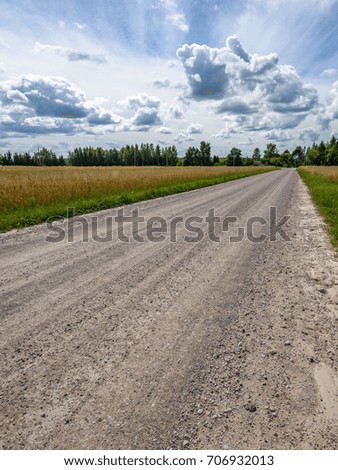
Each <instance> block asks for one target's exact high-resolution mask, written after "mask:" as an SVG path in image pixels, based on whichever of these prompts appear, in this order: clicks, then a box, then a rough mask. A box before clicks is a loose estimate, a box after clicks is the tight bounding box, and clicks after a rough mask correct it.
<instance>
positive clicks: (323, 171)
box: [301, 166, 338, 181]
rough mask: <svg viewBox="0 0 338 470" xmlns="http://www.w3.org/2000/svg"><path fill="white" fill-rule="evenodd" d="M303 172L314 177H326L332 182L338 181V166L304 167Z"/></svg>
mask: <svg viewBox="0 0 338 470" xmlns="http://www.w3.org/2000/svg"><path fill="white" fill-rule="evenodd" d="M301 169H302V170H305V171H308V172H309V173H312V174H313V175H318V176H324V178H327V179H329V180H332V181H338V166H302V167H301Z"/></svg>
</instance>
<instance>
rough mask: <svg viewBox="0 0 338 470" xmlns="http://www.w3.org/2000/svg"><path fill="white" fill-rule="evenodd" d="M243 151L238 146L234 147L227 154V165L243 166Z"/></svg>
mask: <svg viewBox="0 0 338 470" xmlns="http://www.w3.org/2000/svg"><path fill="white" fill-rule="evenodd" d="M242 165H243V159H242V151H241V150H240V149H238V148H237V147H233V148H232V149H231V150H230V153H229V154H228V156H227V166H242Z"/></svg>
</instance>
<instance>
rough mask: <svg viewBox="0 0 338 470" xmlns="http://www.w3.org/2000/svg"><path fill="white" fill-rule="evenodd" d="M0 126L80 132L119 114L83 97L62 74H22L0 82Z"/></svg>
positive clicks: (112, 121)
mask: <svg viewBox="0 0 338 470" xmlns="http://www.w3.org/2000/svg"><path fill="white" fill-rule="evenodd" d="M0 104H1V110H2V116H1V119H0V121H1V124H0V129H1V130H2V131H3V132H7V133H26V134H37V133H42V134H50V133H64V134H69V133H75V132H78V133H81V132H86V131H87V130H88V129H89V128H90V127H93V126H104V125H108V124H109V125H111V124H116V123H118V122H120V121H121V118H120V117H119V116H117V115H116V114H114V113H111V112H109V111H107V110H105V109H103V108H102V107H100V106H99V105H95V106H94V105H93V104H92V103H91V102H89V101H87V100H86V97H85V94H84V93H83V91H82V90H80V89H79V88H78V87H77V86H76V85H75V84H74V83H72V82H70V81H69V80H66V79H65V78H62V77H50V76H39V75H24V76H21V77H18V78H15V79H12V80H7V81H4V82H2V83H0Z"/></svg>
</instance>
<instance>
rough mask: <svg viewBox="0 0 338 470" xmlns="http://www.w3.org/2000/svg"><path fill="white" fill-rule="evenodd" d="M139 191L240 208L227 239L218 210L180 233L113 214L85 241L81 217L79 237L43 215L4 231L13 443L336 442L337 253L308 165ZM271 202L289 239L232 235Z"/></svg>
mask: <svg viewBox="0 0 338 470" xmlns="http://www.w3.org/2000/svg"><path fill="white" fill-rule="evenodd" d="M136 207H138V208H139V211H140V215H141V216H144V217H145V218H146V219H147V220H149V218H151V217H155V216H161V217H163V218H165V219H166V220H167V221H168V222H170V221H171V220H172V219H173V217H175V216H180V217H183V218H184V219H186V218H187V217H191V216H196V217H204V218H205V217H206V216H207V215H208V211H209V210H210V209H215V213H216V215H218V216H220V217H221V218H222V219H223V218H224V217H229V216H232V217H237V219H238V222H237V223H232V224H230V225H229V227H228V228H229V230H230V232H229V231H224V232H223V230H222V229H223V228H222V227H221V226H220V224H216V234H217V233H218V234H220V233H221V232H222V233H221V240H220V242H216V241H211V240H210V239H209V237H208V233H209V231H210V224H209V226H208V225H207V221H204V222H203V223H201V224H200V227H202V229H203V232H204V237H203V239H202V240H201V241H199V242H191V241H187V240H184V236H187V235H189V236H194V235H192V232H191V231H190V232H188V231H187V229H185V228H183V226H182V224H179V225H178V229H177V230H178V232H177V240H176V242H175V243H173V242H170V240H168V237H167V238H165V240H164V241H162V242H153V241H150V240H147V239H145V241H144V242H143V243H141V242H139V241H137V240H136V241H135V240H132V241H130V242H129V243H126V242H123V241H118V240H117V238H116V233H117V229H116V226H115V225H114V227H113V241H107V242H105V243H98V242H97V241H94V240H92V239H90V240H89V242H88V243H84V242H83V241H82V239H81V233H82V229H81V226H80V224H79V223H76V224H74V226H73V230H74V232H75V236H74V242H72V243H69V242H67V241H63V242H60V243H51V242H46V241H45V239H46V236H47V235H51V234H50V232H48V229H47V228H46V227H45V226H42V225H41V226H36V227H32V228H28V229H24V230H18V231H12V232H10V233H7V234H2V235H0V253H1V259H0V277H1V285H0V293H1V302H0V326H1V330H0V331H1V335H0V352H1V355H0V362H1V364H0V379H1V382H0V401H1V407H0V415H1V416H0V446H1V448H3V449H182V448H186V449H228V448H230V449H332V448H334V447H335V446H336V444H337V442H338V429H337V422H338V404H337V403H338V399H337V389H338V374H337V356H336V354H337V325H338V323H337V320H338V314H337V307H338V305H337V303H338V295H337V287H338V286H337V261H336V258H335V254H334V251H333V249H332V248H331V246H330V243H329V240H328V237H327V235H326V233H325V229H324V225H323V222H322V220H321V218H320V217H319V216H318V215H317V213H316V210H315V209H314V206H313V205H312V203H311V201H310V197H309V194H308V192H307V189H306V188H305V186H304V184H303V183H302V182H301V180H300V178H299V177H298V175H297V173H296V171H295V170H282V171H276V172H272V173H267V174H263V175H257V176H253V177H249V178H246V179H243V180H238V181H234V182H231V183H227V184H222V185H217V186H214V187H210V188H204V189H202V190H198V191H192V192H189V193H184V194H179V195H174V196H170V197H166V198H160V199H156V200H152V201H148V202H143V203H140V204H135V205H132V206H127V207H126V208H125V211H126V212H128V213H129V214H130V213H131V211H132V210H133V209H135V208H136ZM270 207H276V208H277V219H278V220H280V219H282V217H283V216H284V215H288V216H290V219H289V220H288V222H287V223H286V225H283V229H284V231H285V232H286V233H287V235H288V237H289V238H290V241H289V242H287V241H285V240H284V239H283V238H282V237H281V235H280V234H279V233H277V235H276V241H274V240H271V239H270V238H271V237H270V238H267V239H265V240H264V241H261V242H252V241H250V240H248V239H247V236H245V237H244V239H243V240H242V241H239V242H234V241H232V242H230V241H229V234H230V235H231V236H234V234H235V233H236V231H237V229H238V228H239V227H243V228H245V229H246V227H247V221H248V220H249V219H250V218H251V217H261V218H265V219H266V220H268V221H269V208H270ZM117 212H118V210H117V209H114V210H110V211H104V212H100V213H99V214H96V215H98V218H99V221H98V225H99V230H100V231H103V229H104V225H103V224H104V221H105V218H106V217H107V216H108V215H110V216H115V215H116V214H117ZM87 219H88V220H89V221H90V220H91V217H90V216H88V217H87ZM198 220H199V219H198ZM198 220H197V221H198ZM259 220H260V222H259V221H257V219H256V222H255V224H254V236H258V235H259V234H263V233H265V234H268V233H269V229H268V224H266V225H264V226H263V225H260V224H261V223H262V219H259ZM269 224H270V225H271V224H272V222H271V219H270V221H269ZM192 225H195V226H197V225H198V223H197V222H196V223H195V222H194V223H193V224H192ZM272 225H273V224H272ZM59 227H63V225H62V223H61V222H59ZM142 227H143V228H142ZM142 227H141V228H140V231H139V233H138V234H136V235H139V236H141V235H143V236H145V235H146V230H147V229H146V228H145V227H144V226H142ZM225 228H226V227H225ZM68 230H70V229H68ZM262 230H264V232H263V231H262ZM131 234H132V227H131V224H130V223H129V224H128V223H127V224H126V225H125V235H126V236H128V235H129V236H130V235H131ZM134 235H135V233H134ZM52 236H54V237H55V236H56V232H53V233H52ZM157 236H158V234H157ZM145 238H146V237H145Z"/></svg>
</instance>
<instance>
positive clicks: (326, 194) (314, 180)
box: [298, 169, 338, 249]
mask: <svg viewBox="0 0 338 470" xmlns="http://www.w3.org/2000/svg"><path fill="white" fill-rule="evenodd" d="M298 173H299V175H300V176H301V178H302V179H303V181H304V183H305V184H306V185H307V186H308V188H309V191H310V194H311V197H312V199H313V201H314V203H315V204H316V206H317V207H318V210H319V212H320V214H321V215H322V216H323V217H324V220H325V222H326V224H327V225H328V231H329V234H330V236H331V239H332V243H333V245H334V246H335V247H336V249H338V184H337V182H335V181H333V180H329V179H327V178H325V177H324V176H319V175H314V174H312V173H310V172H308V171H306V170H303V169H298Z"/></svg>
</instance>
